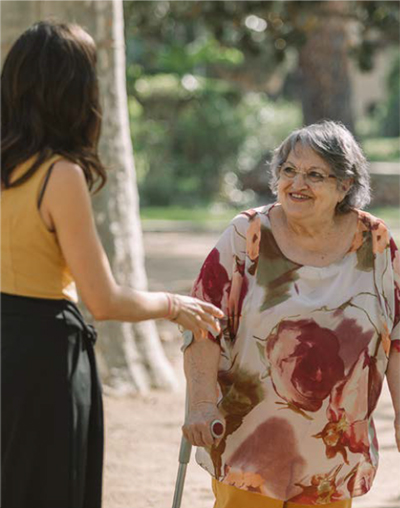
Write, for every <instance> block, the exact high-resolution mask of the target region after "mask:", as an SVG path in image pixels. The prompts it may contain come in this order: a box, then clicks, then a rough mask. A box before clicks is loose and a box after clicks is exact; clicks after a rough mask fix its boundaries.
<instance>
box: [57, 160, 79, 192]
mask: <svg viewBox="0 0 400 508" xmlns="http://www.w3.org/2000/svg"><path fill="white" fill-rule="evenodd" d="M51 180H53V182H54V183H60V184H70V185H72V186H74V185H75V186H76V185H79V186H81V185H82V183H83V184H84V185H85V187H86V179H85V174H84V172H83V169H82V168H81V167H80V166H79V164H75V163H74V162H71V161H69V160H67V159H60V160H58V161H57V162H56V163H55V164H54V168H53V172H52V178H51Z"/></svg>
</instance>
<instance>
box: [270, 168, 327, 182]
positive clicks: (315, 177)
mask: <svg viewBox="0 0 400 508" xmlns="http://www.w3.org/2000/svg"><path fill="white" fill-rule="evenodd" d="M280 174H281V176H283V177H284V178H285V179H286V180H294V179H295V178H296V176H297V175H304V180H305V181H306V182H308V183H309V184H318V183H323V182H326V181H327V180H328V178H335V179H336V178H337V177H336V176H335V175H324V174H323V173H320V172H319V171H316V170H315V169H311V170H310V171H298V170H297V169H294V168H292V167H291V166H282V167H281V169H280Z"/></svg>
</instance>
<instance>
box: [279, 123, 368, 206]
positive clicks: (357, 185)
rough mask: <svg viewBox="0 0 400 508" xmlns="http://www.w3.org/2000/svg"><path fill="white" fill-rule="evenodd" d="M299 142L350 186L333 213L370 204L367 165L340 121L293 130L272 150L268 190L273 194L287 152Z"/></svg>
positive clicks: (349, 133) (357, 145)
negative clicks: (351, 181)
mask: <svg viewBox="0 0 400 508" xmlns="http://www.w3.org/2000/svg"><path fill="white" fill-rule="evenodd" d="M298 143H300V144H301V145H302V146H306V147H310V148H311V149H312V150H313V151H314V152H316V153H317V154H318V155H319V156H320V157H321V158H322V159H324V160H325V162H327V163H328V164H329V166H330V168H331V170H332V171H333V174H334V175H335V176H336V177H337V180H338V185H340V181H343V180H346V179H348V178H352V179H353V183H352V186H351V188H350V189H349V191H348V192H347V194H346V196H345V198H344V199H343V201H341V202H340V203H338V205H337V207H336V213H346V212H348V211H349V210H350V209H351V208H353V207H354V208H361V209H362V208H364V207H365V206H366V205H368V203H369V202H370V201H371V189H370V184H369V180H370V179H369V173H368V163H367V160H366V158H365V156H364V154H363V152H362V150H361V147H360V145H359V144H358V143H357V141H356V140H355V139H354V136H353V135H352V134H351V132H350V131H349V130H348V129H347V128H346V127H345V126H344V125H343V124H342V123H340V122H333V121H330V120H324V121H322V122H319V123H314V124H312V125H308V126H307V127H303V128H302V129H298V130H295V131H293V132H292V133H291V134H290V135H289V136H288V137H287V138H286V139H285V140H284V141H283V142H282V143H281V145H280V146H279V147H278V148H277V149H276V150H275V151H274V153H273V156H272V160H271V163H270V173H271V178H270V188H271V190H272V192H273V193H274V194H275V195H276V193H277V186H278V181H279V170H280V168H281V166H282V164H283V163H284V162H285V161H286V159H287V157H288V155H289V153H290V152H291V151H292V150H294V149H295V147H296V145H297V144H298Z"/></svg>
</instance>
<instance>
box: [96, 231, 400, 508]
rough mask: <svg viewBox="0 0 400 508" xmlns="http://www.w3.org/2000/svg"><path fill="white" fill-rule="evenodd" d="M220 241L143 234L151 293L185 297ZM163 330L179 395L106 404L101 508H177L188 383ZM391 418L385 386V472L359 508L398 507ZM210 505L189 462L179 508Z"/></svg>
mask: <svg viewBox="0 0 400 508" xmlns="http://www.w3.org/2000/svg"><path fill="white" fill-rule="evenodd" d="M217 237H218V235H217V234H215V233H196V234H191V233H182V232H181V233H145V236H144V238H145V249H146V258H147V261H146V266H147V271H148V274H149V285H150V288H151V289H153V290H163V289H168V290H170V291H178V292H183V293H185V292H188V291H189V289H190V286H191V283H192V282H193V279H194V277H195V276H196V274H197V272H198V270H199V268H200V266H201V263H202V261H203V260H204V257H205V256H206V255H207V253H208V252H209V250H210V249H211V248H212V246H213V245H214V243H215V241H216V239H217ZM159 326H160V334H161V337H162V339H163V341H164V344H165V348H166V351H167V355H168V357H169V359H170V361H171V362H172V364H173V366H174V368H175V371H176V373H177V376H178V378H179V379H180V381H181V383H180V386H181V388H180V390H179V391H178V392H177V393H173V394H171V393H163V392H159V391H152V392H150V393H149V394H148V395H146V396H142V397H123V398H116V397H110V396H106V397H105V412H106V415H105V416H106V455H105V485H104V508H153V507H154V508H170V506H171V504H172V497H173V491H174V485H175V478H176V472H177V466H178V452H179V442H180V427H181V425H182V421H183V411H184V377H183V373H182V358H181V353H180V351H179V345H180V343H179V337H178V335H177V333H176V328H175V326H174V325H171V324H170V323H164V322H163V323H160V325H159ZM392 415H393V410H392V408H391V405H390V399H389V394H388V390H387V387H386V386H385V389H384V393H383V395H382V398H381V400H380V403H379V406H378V410H377V418H376V424H377V430H378V436H379V441H380V447H381V463H380V468H379V471H378V475H377V478H376V480H375V483H374V487H373V489H372V490H371V492H370V493H369V494H367V495H366V496H364V497H362V498H358V499H357V500H355V502H354V504H353V506H354V508H400V454H399V453H398V452H397V451H396V449H395V443H394V436H393V431H392V418H393V416H392ZM212 499H213V498H212V495H211V488H210V479H209V476H208V474H207V473H205V472H204V471H203V470H202V469H201V468H200V467H199V466H197V465H196V464H195V461H194V457H193V456H192V461H191V463H190V464H189V467H188V472H187V479H186V485H185V491H184V497H183V502H182V508H211V507H212V505H213V502H212ZM243 508H251V507H243Z"/></svg>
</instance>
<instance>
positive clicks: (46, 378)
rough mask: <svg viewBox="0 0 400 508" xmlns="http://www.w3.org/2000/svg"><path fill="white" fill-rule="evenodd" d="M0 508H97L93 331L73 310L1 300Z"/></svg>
mask: <svg viewBox="0 0 400 508" xmlns="http://www.w3.org/2000/svg"><path fill="white" fill-rule="evenodd" d="M1 306H2V323H1V354H2V358H1V363H2V369H1V404H2V425H1V456H2V471H1V475H2V482H1V483H2V485H1V486H2V503H1V506H2V508H28V507H29V508H32V507H35V508H36V507H37V508H100V506H101V491H102V469H103V405H102V395H101V385H100V381H99V377H98V373H97V369H96V362H95V357H94V350H93V346H94V342H95V340H96V332H95V330H94V328H93V327H92V326H90V325H87V324H86V323H85V322H84V320H83V318H82V315H81V313H80V312H79V310H78V308H77V307H76V305H74V304H73V303H72V302H69V301H67V300H47V299H46V300H45V299H40V298H26V297H20V296H12V295H6V294H2V295H1Z"/></svg>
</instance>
